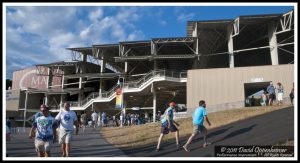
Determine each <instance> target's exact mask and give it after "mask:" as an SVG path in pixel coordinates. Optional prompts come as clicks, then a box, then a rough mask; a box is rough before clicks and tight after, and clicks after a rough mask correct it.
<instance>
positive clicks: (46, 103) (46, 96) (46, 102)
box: [45, 94, 50, 106]
mask: <svg viewBox="0 0 300 163" xmlns="http://www.w3.org/2000/svg"><path fill="white" fill-rule="evenodd" d="M49 101H50V98H49V95H48V94H45V105H47V106H49Z"/></svg>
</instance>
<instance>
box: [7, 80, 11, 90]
mask: <svg viewBox="0 0 300 163" xmlns="http://www.w3.org/2000/svg"><path fill="white" fill-rule="evenodd" d="M8 87H10V88H11V87H12V81H11V80H10V79H6V90H8Z"/></svg>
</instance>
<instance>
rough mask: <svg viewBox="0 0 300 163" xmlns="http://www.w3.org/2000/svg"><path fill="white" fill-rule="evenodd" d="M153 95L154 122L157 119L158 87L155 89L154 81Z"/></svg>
mask: <svg viewBox="0 0 300 163" xmlns="http://www.w3.org/2000/svg"><path fill="white" fill-rule="evenodd" d="M152 95H153V122H155V119H156V89H155V87H154V84H153V83H152Z"/></svg>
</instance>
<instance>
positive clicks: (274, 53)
mask: <svg viewBox="0 0 300 163" xmlns="http://www.w3.org/2000/svg"><path fill="white" fill-rule="evenodd" d="M275 32H276V30H275V22H274V21H272V22H271V23H270V24H268V36H269V45H270V54H271V62H272V65H278V64H279V61H278V48H277V37H276V33H275Z"/></svg>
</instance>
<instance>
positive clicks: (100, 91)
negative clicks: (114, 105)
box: [99, 78, 104, 97]
mask: <svg viewBox="0 0 300 163" xmlns="http://www.w3.org/2000/svg"><path fill="white" fill-rule="evenodd" d="M103 82H104V81H103V79H102V78H100V84H99V96H100V97H102V95H101V93H102V92H103V86H104V83H103Z"/></svg>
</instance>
